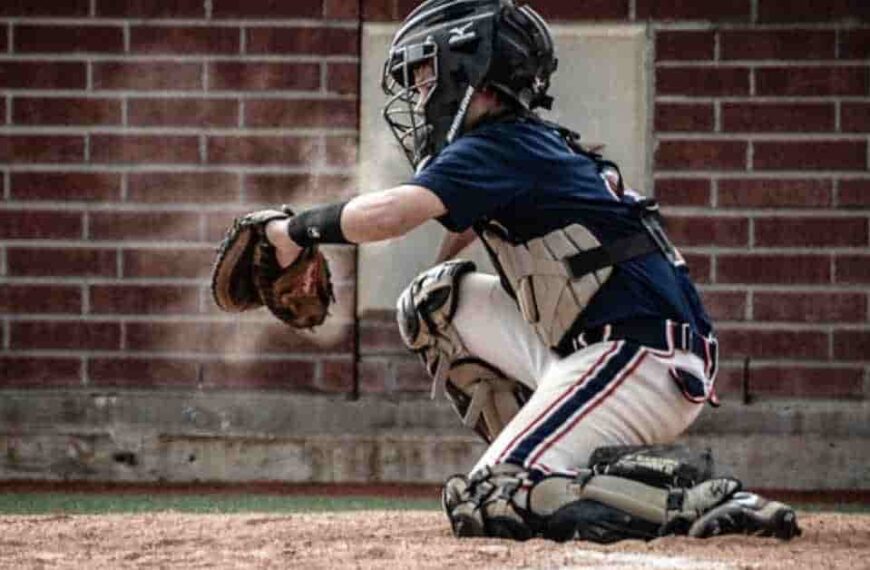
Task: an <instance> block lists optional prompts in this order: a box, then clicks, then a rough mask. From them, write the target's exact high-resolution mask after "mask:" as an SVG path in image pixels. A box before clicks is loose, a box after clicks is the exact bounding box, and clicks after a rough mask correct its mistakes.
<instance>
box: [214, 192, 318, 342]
mask: <svg viewBox="0 0 870 570" xmlns="http://www.w3.org/2000/svg"><path fill="white" fill-rule="evenodd" d="M292 215H293V212H292V211H291V210H290V209H289V208H287V207H286V206H284V207H282V209H281V210H261V211H259V212H253V213H251V214H248V215H246V216H242V217H241V218H237V219H236V220H234V221H233V225H232V226H231V227H230V229H229V230H228V231H227V235H226V237H225V238H224V240H223V241H222V242H221V244H220V246H219V247H218V253H217V258H216V260H215V264H214V269H213V271H212V296H213V297H214V300H215V303H216V304H217V306H218V307H220V308H221V309H223V310H224V311H229V312H242V311H247V310H250V309H255V308H257V307H260V306H262V305H266V306H267V307H268V309H269V310H270V311H271V312H272V314H273V315H275V316H276V317H277V318H279V319H280V320H282V321H284V322H285V323H287V324H288V325H290V326H292V327H295V328H310V327H313V326H316V325H319V324H321V323H322V322H323V321H324V320H325V319H326V316H327V314H328V308H329V304H330V302H331V301H333V300H334V297H333V294H332V283H331V282H330V275H329V266H328V264H327V261H326V258H325V257H324V256H323V254H322V253H321V252H320V251H319V250H318V249H317V247H316V246H315V247H308V248H305V249H304V250H303V251H302V253H300V254H299V257H298V258H297V259H296V260H295V261H294V262H293V263H292V264H290V265H289V266H288V267H286V268H283V269H282V268H281V266H280V265H279V264H278V259H277V257H276V255H275V248H274V247H273V246H272V245H271V244H270V243H269V241H268V240H267V239H266V235H265V228H266V224H268V223H269V222H270V221H272V220H279V219H282V218H287V217H290V216H292Z"/></svg>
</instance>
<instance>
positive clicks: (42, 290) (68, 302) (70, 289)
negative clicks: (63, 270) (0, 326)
mask: <svg viewBox="0 0 870 570" xmlns="http://www.w3.org/2000/svg"><path fill="white" fill-rule="evenodd" d="M81 312H82V290H81V287H77V286H67V285H35V284H27V285H13V284H10V283H5V284H2V285H0V313H5V314H12V315H27V314H39V313H55V314H78V313H81Z"/></svg>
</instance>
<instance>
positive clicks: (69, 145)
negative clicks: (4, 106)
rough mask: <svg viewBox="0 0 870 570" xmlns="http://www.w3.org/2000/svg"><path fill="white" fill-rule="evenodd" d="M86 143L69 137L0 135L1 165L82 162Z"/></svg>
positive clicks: (77, 137)
mask: <svg viewBox="0 0 870 570" xmlns="http://www.w3.org/2000/svg"><path fill="white" fill-rule="evenodd" d="M84 157H85V141H84V138H83V137H81V136H67V135H0V163H4V162H5V163H37V162H66V163H70V162H81V161H82V160H83V159H84Z"/></svg>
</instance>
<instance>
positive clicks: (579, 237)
mask: <svg viewBox="0 0 870 570" xmlns="http://www.w3.org/2000/svg"><path fill="white" fill-rule="evenodd" d="M551 126H553V127H554V128H557V129H558V130H559V132H560V134H562V136H563V138H564V139H565V142H566V143H567V144H568V146H569V147H570V148H571V149H572V150H573V151H574V152H577V153H582V154H584V155H585V156H588V157H589V158H590V159H592V160H593V161H595V163H596V165H597V166H598V172H599V174H600V176H601V178H602V180H603V182H604V184H605V185H606V187H607V190H608V191H609V192H610V193H611V194H612V195H613V197H614V200H620V201H622V198H623V196H624V194H625V189H624V186H623V182H622V176H621V174H620V173H619V169H618V167H617V166H616V165H615V164H614V163H612V162H610V161H607V160H604V159H602V158H601V156H600V155H598V154H596V153H592V152H589V151H587V150H585V149H583V148H582V147H581V146H580V145H579V135H577V134H576V133H573V132H572V131H570V130H568V129H565V128H563V127H560V126H558V125H553V124H551ZM632 211H634V212H635V213H636V215H637V219H638V221H639V222H640V223H639V224H638V226H639V227H641V228H642V229H641V230H639V231H638V232H637V233H635V234H633V235H630V236H628V237H625V238H621V239H618V240H615V241H613V242H611V243H604V244H602V243H601V242H600V241H599V240H598V238H596V237H595V235H594V234H593V233H592V232H591V231H590V230H589V229H588V228H586V227H584V226H583V225H581V224H579V223H574V224H571V225H569V226H566V227H563V228H559V229H557V230H554V231H552V232H550V233H548V234H546V235H544V236H541V237H539V238H534V239H530V240H528V241H526V242H518V241H517V240H516V239H513V238H512V236H511V235H510V233H509V232H508V231H507V229H505V228H504V227H503V226H501V225H499V224H498V223H496V222H494V221H491V220H488V221H485V222H483V223H480V224H478V225H477V226H476V228H475V229H476V230H477V233H478V235H479V236H480V238H481V241H482V242H483V243H484V245H485V247H486V249H487V251H488V253H489V255H490V258H491V259H492V261H493V264H494V265H495V266H496V267H497V268H498V270H499V273H500V275H501V278H502V281H503V282H504V284H505V285H506V286H508V287H509V289H510V290H511V291H512V292H513V294H514V297H515V298H516V301H517V304H518V305H519V309H520V311H521V312H522V314H523V317H524V318H525V320H526V321H527V322H528V323H529V324H530V325H531V326H532V327H533V328H534V329H535V332H536V333H537V335H538V337H539V338H540V339H541V340H542V341H543V342H544V343H545V344H547V346H550V347H555V346H556V345H558V344H559V341H560V340H561V339H562V338H563V337H564V335H565V334H566V333H567V332H568V331H569V330H570V329H571V326H572V325H573V324H574V322H575V321H576V320H577V318H578V316H579V315H580V313H582V312H583V310H584V309H585V308H586V306H587V305H588V304H589V302H590V300H591V299H592V297H593V295H595V293H596V292H598V290H599V289H600V288H601V286H602V285H604V283H605V282H606V281H607V280H608V279H609V278H610V275H611V274H612V272H613V266H614V265H616V264H617V263H620V262H623V261H627V260H629V259H633V258H635V257H640V256H642V255H646V254H649V253H652V252H656V251H658V252H660V253H662V254H663V255H664V256H665V257H666V258H667V259H668V260H670V261H671V263H672V264H673V265H680V264H682V260H681V258H680V256H679V253H677V251H676V249H675V248H674V247H673V245H672V244H671V242H670V240H669V239H668V238H667V236H666V235H665V233H664V230H663V229H662V226H661V220H660V217H659V212H658V205H657V204H656V202H655V201H654V200H649V199H644V200H639V201H637V202H636V203H634V204H633V208H632Z"/></svg>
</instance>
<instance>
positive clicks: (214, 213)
mask: <svg viewBox="0 0 870 570" xmlns="http://www.w3.org/2000/svg"><path fill="white" fill-rule="evenodd" d="M267 206H268V207H274V206H275V204H274V203H271V204H268V205H267ZM228 208H229V209H226V210H211V211H208V212H205V214H204V216H205V240H206V241H208V242H212V243H217V242H219V241H221V240H222V239H224V237H225V236H226V234H227V228H229V227H230V226H231V225H232V224H233V220H234V219H235V218H237V217H239V216H243V215H245V214H247V213H249V212H250V211H251V210H252V209H253V208H251V207H250V206H243V205H241V204H239V205H238V206H235V207H229V206H228Z"/></svg>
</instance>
